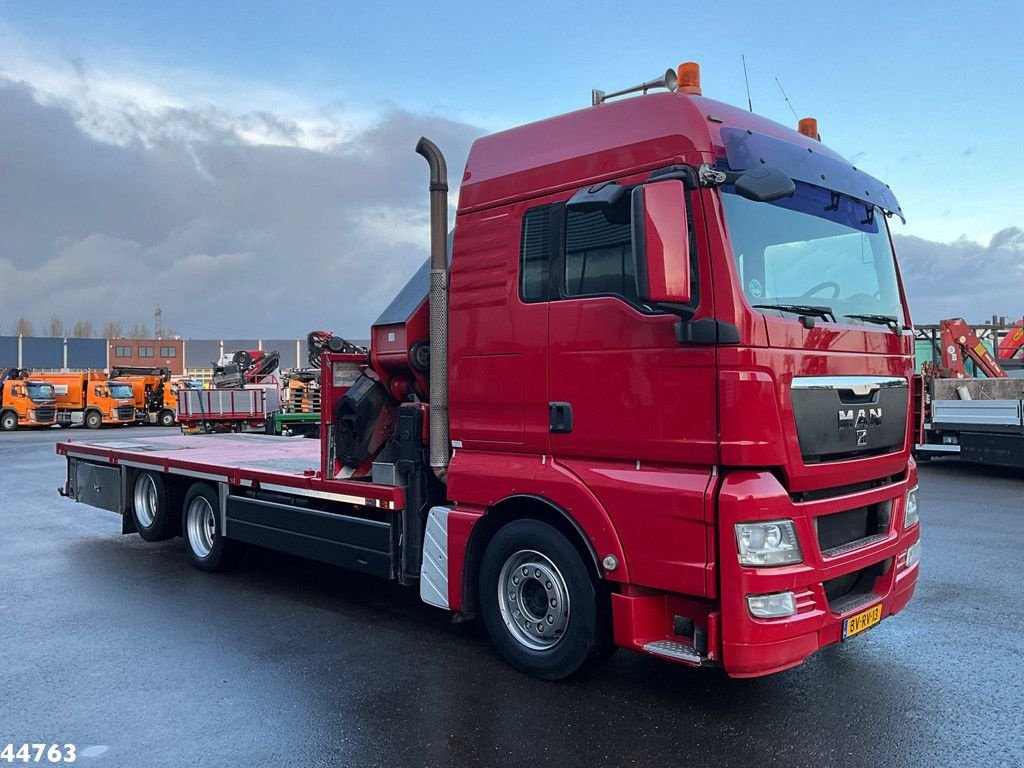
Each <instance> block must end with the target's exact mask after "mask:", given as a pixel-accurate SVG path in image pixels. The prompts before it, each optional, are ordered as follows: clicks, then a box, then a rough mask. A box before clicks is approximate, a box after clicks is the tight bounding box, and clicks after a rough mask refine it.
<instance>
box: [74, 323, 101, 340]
mask: <svg viewBox="0 0 1024 768" xmlns="http://www.w3.org/2000/svg"><path fill="white" fill-rule="evenodd" d="M95 335H96V331H95V329H94V328H93V325H92V321H91V320H77V321H75V325H74V327H72V329H71V336H72V337H73V338H76V339H91V338H92V337H93V336H95Z"/></svg>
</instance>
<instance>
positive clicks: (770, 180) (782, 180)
mask: <svg viewBox="0 0 1024 768" xmlns="http://www.w3.org/2000/svg"><path fill="white" fill-rule="evenodd" d="M795 191H796V185H795V184H794V183H793V180H792V179H791V178H789V176H787V175H786V174H784V173H783V172H782V171H780V170H778V169H777V168H770V167H768V166H762V167H760V168H751V169H750V170H749V171H744V172H743V173H742V174H740V177H739V178H738V179H736V194H738V195H739V196H740V197H745V198H747V200H753V201H754V202H755V203H770V202H771V201H772V200H780V199H782V198H783V197H790V196H791V195H792V194H793V193H794V192H795Z"/></svg>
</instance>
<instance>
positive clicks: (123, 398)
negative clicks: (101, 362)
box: [39, 371, 135, 429]
mask: <svg viewBox="0 0 1024 768" xmlns="http://www.w3.org/2000/svg"><path fill="white" fill-rule="evenodd" d="M39 379H40V380H41V381H43V382H45V383H47V384H52V385H53V390H54V395H55V396H56V406H57V423H58V424H60V425H61V426H62V427H69V426H72V425H76V424H84V425H85V426H86V427H88V428H89V429H99V428H100V427H101V426H102V425H104V424H132V423H134V422H135V394H134V393H133V392H132V388H131V386H130V385H129V384H127V383H125V382H117V381H111V380H110V379H108V377H107V375H106V374H105V373H103V372H102V371H83V372H82V373H47V374H40V376H39Z"/></svg>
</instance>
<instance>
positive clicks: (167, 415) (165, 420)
mask: <svg viewBox="0 0 1024 768" xmlns="http://www.w3.org/2000/svg"><path fill="white" fill-rule="evenodd" d="M160 426H161V427H173V426H174V411H160Z"/></svg>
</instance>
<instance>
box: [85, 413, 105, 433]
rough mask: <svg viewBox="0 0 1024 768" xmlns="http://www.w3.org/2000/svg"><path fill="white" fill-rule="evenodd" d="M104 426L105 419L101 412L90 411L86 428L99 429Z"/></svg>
mask: <svg viewBox="0 0 1024 768" xmlns="http://www.w3.org/2000/svg"><path fill="white" fill-rule="evenodd" d="M102 424H103V417H102V416H100V412H99V411H89V412H88V413H86V414H85V426H86V427H88V428H89V429H99V428H100V426H101V425H102Z"/></svg>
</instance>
